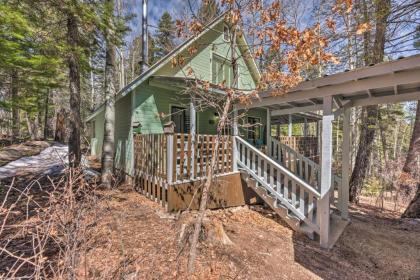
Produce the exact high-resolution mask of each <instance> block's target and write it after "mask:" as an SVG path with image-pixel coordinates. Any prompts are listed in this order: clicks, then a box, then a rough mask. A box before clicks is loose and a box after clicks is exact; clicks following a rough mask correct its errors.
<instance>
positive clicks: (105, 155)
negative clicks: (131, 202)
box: [102, 0, 116, 188]
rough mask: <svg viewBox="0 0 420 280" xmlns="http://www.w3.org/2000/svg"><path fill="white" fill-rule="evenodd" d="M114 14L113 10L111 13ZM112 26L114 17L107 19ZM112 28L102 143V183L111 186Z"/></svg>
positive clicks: (110, 2)
mask: <svg viewBox="0 0 420 280" xmlns="http://www.w3.org/2000/svg"><path fill="white" fill-rule="evenodd" d="M106 2H107V5H108V7H112V8H113V7H114V0H107V1H106ZM110 14H112V12H111V13H110ZM107 21H108V24H109V25H111V26H112V17H111V16H109V18H108V19H107ZM111 32H112V29H111V28H107V29H106V30H105V40H106V57H105V125H104V126H105V130H104V142H103V145H102V184H103V185H104V186H105V187H107V188H110V187H111V183H112V175H113V171H114V134H115V81H114V78H115V51H116V50H115V45H114V44H113V42H112V34H111Z"/></svg>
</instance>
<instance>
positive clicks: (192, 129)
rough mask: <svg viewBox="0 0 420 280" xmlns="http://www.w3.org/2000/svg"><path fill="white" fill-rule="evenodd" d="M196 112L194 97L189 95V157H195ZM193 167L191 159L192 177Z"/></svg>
mask: <svg viewBox="0 0 420 280" xmlns="http://www.w3.org/2000/svg"><path fill="white" fill-rule="evenodd" d="M196 115H197V112H196V110H195V98H194V97H191V102H190V133H191V158H194V157H195V135H196V123H195V121H196V119H197V116H196ZM194 169H195V164H194V160H192V161H191V174H189V175H190V177H191V178H193V177H194V175H193V174H194V171H195V170H194Z"/></svg>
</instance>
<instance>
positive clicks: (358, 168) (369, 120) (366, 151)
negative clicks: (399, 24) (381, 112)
mask: <svg viewBox="0 0 420 280" xmlns="http://www.w3.org/2000/svg"><path fill="white" fill-rule="evenodd" d="M363 4H364V7H363V9H364V13H365V20H366V19H367V18H366V17H367V7H366V3H365V1H363ZM390 10H391V1H390V0H379V1H377V2H376V11H375V14H376V33H375V42H374V46H373V56H372V57H371V56H370V54H369V42H368V41H366V40H367V39H368V38H367V35H365V42H364V47H365V54H364V55H365V64H366V65H369V64H370V63H371V62H372V63H379V62H382V61H383V58H384V50H385V35H386V27H387V19H388V16H389V12H390ZM366 22H367V21H366ZM363 110H364V111H365V114H364V115H365V116H366V119H364V121H363V125H362V128H361V129H362V131H361V133H360V139H359V148H358V151H357V155H356V162H355V164H354V169H353V172H352V175H351V179H350V189H349V191H350V196H349V198H350V201H351V202H355V203H358V202H359V195H360V193H361V190H362V187H363V182H364V180H365V178H366V169H367V167H368V166H369V159H370V157H371V153H372V146H373V142H374V140H375V129H376V124H377V118H378V106H377V105H372V106H367V107H366V108H363Z"/></svg>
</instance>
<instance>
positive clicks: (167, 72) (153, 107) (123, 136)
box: [87, 16, 267, 175]
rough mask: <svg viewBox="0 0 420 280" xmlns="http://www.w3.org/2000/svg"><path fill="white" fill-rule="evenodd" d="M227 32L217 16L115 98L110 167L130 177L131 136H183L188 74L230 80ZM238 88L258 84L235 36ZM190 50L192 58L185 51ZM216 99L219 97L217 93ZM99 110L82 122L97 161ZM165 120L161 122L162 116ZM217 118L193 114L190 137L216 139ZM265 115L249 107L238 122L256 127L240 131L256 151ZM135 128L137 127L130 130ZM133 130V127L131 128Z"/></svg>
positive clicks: (263, 139)
mask: <svg viewBox="0 0 420 280" xmlns="http://www.w3.org/2000/svg"><path fill="white" fill-rule="evenodd" d="M227 32H229V28H228V27H227V24H226V23H225V21H224V17H223V16H220V17H219V18H217V19H215V20H214V21H213V22H212V23H210V24H209V25H208V26H207V27H206V28H205V30H204V31H203V32H202V33H201V34H199V35H198V36H196V37H194V38H191V39H189V40H187V41H186V42H184V43H183V44H181V45H180V46H178V47H177V48H175V49H174V50H172V51H171V52H170V53H169V54H167V55H166V56H165V57H163V58H162V59H161V60H160V61H158V62H157V63H155V64H154V65H153V66H151V67H150V68H149V69H148V70H147V71H145V72H144V73H142V74H141V75H140V76H138V77H137V78H136V79H134V80H133V81H132V82H131V83H130V84H128V85H127V86H126V87H125V88H123V89H122V90H121V91H120V92H119V93H118V97H117V101H116V108H115V122H116V123H115V145H116V146H115V167H116V168H117V169H119V170H121V171H124V172H125V173H126V174H128V175H132V164H131V162H132V139H133V137H132V136H133V133H141V134H161V133H163V128H164V125H165V124H166V123H168V122H170V121H172V122H173V123H174V124H175V128H174V132H175V133H189V131H190V125H191V113H190V112H191V104H192V103H191V98H190V96H189V95H187V94H185V92H184V89H185V81H186V80H188V78H191V77H188V74H187V72H188V71H191V70H190V69H192V71H193V73H194V75H195V77H196V78H197V79H198V80H201V81H208V82H210V83H211V84H216V85H217V84H219V83H221V82H222V81H225V82H226V84H229V82H230V81H231V80H230V79H232V78H233V77H232V76H233V71H232V70H231V69H232V67H231V64H230V57H231V53H230V43H229V37H230V36H229V34H227ZM237 45H238V50H237V54H238V55H237V57H238V63H237V65H238V80H237V85H238V87H239V89H241V90H244V91H250V92H251V91H253V90H255V89H256V85H257V83H258V81H259V79H260V73H259V70H258V67H257V65H256V63H255V61H254V59H253V58H252V56H251V55H250V54H249V49H248V45H247V43H246V40H245V38H244V36H237ZM190 47H194V48H195V50H196V51H195V52H194V55H190V52H189V48H190ZM177 57H182V58H183V59H184V60H185V62H184V63H183V65H182V66H175V67H174V66H173V63H172V61H173V59H174V58H177ZM219 94H220V93H219ZM104 111H105V110H104V106H101V107H100V108H98V109H97V110H96V111H95V112H94V113H93V114H92V115H91V116H90V117H89V118H88V119H87V122H88V123H89V124H90V127H91V139H90V140H91V154H92V155H94V156H100V155H101V151H102V143H103V135H104ZM162 116H166V117H162ZM217 118H218V115H217V113H216V112H215V111H214V110H211V109H205V110H198V109H197V112H196V119H195V131H196V134H206V135H212V134H213V135H214V134H216V125H217ZM266 118H267V110H266V109H264V108H255V109H251V110H249V111H248V112H247V114H246V117H245V118H244V120H243V122H247V123H250V124H257V125H254V126H251V127H250V128H248V129H246V131H245V130H242V131H240V132H241V135H242V137H243V138H245V139H247V140H248V141H249V142H250V143H252V144H253V145H256V146H262V145H265V144H266V130H267V127H266V123H267V122H266ZM136 125H139V128H136ZM133 126H134V128H133Z"/></svg>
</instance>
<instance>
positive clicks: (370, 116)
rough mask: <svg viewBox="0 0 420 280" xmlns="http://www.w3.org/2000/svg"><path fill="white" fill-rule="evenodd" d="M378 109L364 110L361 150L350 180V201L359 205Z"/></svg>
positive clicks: (369, 108) (375, 107)
mask: <svg viewBox="0 0 420 280" xmlns="http://www.w3.org/2000/svg"><path fill="white" fill-rule="evenodd" d="M377 108H378V107H377V106H376V105H375V106H368V107H366V108H363V109H362V116H363V122H362V127H361V132H360V137H359V148H358V150H357V155H356V160H355V164H354V169H353V172H352V174H351V178H350V186H349V187H350V196H349V198H350V201H351V202H355V203H358V199H359V195H360V192H361V191H362V186H363V181H364V179H365V177H366V174H367V171H368V169H369V162H370V157H371V154H372V148H373V141H374V139H375V129H376V120H377V116H378V109H377Z"/></svg>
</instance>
